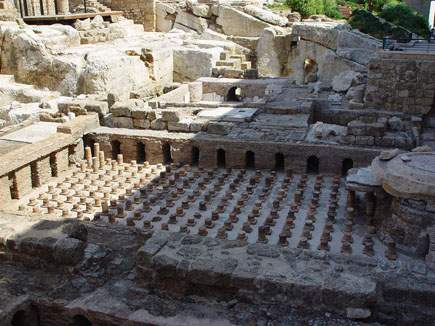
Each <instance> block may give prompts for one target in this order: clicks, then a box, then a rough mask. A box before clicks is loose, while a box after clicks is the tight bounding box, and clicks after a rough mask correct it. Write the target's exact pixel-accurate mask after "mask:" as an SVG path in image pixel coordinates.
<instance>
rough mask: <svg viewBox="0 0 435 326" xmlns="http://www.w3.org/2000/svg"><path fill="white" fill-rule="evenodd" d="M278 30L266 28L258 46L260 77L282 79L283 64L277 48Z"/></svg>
mask: <svg viewBox="0 0 435 326" xmlns="http://www.w3.org/2000/svg"><path fill="white" fill-rule="evenodd" d="M275 36H276V30H275V29H274V28H273V27H269V28H265V29H264V30H263V33H262V34H261V37H260V39H259V41H258V45H257V69H258V75H259V76H264V77H266V76H267V77H280V76H281V70H282V64H281V61H280V57H279V53H278V52H277V51H276V47H275Z"/></svg>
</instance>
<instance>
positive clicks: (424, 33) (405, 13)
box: [379, 2, 429, 38]
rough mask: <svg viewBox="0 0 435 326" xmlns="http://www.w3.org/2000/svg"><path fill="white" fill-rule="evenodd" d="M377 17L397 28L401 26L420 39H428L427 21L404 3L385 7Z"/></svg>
mask: <svg viewBox="0 0 435 326" xmlns="http://www.w3.org/2000/svg"><path fill="white" fill-rule="evenodd" d="M379 17H381V18H383V19H385V20H386V21H389V22H390V23H393V24H395V25H398V26H402V27H403V28H406V29H407V30H410V31H411V32H413V33H415V34H418V35H420V36H421V37H424V38H427V37H429V24H428V22H427V20H426V19H425V18H424V17H423V16H422V15H420V14H419V13H416V12H415V11H414V10H413V9H412V8H411V7H410V6H408V5H406V4H404V3H401V2H400V3H396V4H391V5H386V6H385V7H384V8H383V9H382V11H381V12H380V13H379Z"/></svg>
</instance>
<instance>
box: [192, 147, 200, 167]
mask: <svg viewBox="0 0 435 326" xmlns="http://www.w3.org/2000/svg"><path fill="white" fill-rule="evenodd" d="M198 164H199V148H198V147H197V146H193V147H192V154H191V160H190V165H191V166H197V165H198Z"/></svg>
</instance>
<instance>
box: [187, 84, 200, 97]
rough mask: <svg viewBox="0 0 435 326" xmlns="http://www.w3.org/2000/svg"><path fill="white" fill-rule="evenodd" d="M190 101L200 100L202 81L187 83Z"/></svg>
mask: <svg viewBox="0 0 435 326" xmlns="http://www.w3.org/2000/svg"><path fill="white" fill-rule="evenodd" d="M189 93H190V102H198V101H201V100H202V82H192V83H189Z"/></svg>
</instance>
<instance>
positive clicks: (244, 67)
mask: <svg viewBox="0 0 435 326" xmlns="http://www.w3.org/2000/svg"><path fill="white" fill-rule="evenodd" d="M251 67H252V63H251V61H244V62H242V64H241V66H240V68H241V69H242V70H247V69H251Z"/></svg>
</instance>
